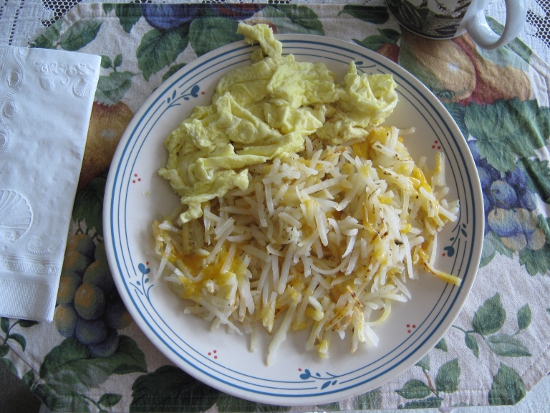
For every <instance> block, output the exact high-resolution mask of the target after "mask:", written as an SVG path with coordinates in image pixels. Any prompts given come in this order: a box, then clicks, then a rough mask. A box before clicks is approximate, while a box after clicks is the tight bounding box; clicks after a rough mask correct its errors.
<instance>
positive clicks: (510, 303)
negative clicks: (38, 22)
mask: <svg viewBox="0 0 550 413" xmlns="http://www.w3.org/2000/svg"><path fill="white" fill-rule="evenodd" d="M240 20H245V21H247V22H250V23H252V24H254V23H260V22H261V23H267V24H269V25H270V26H271V27H272V28H273V29H274V31H275V32H277V33H310V34H316V35H322V36H331V37H335V38H339V39H344V40H347V41H350V42H354V43H357V44H359V45H361V46H364V47H366V48H369V49H372V50H374V51H376V52H378V53H380V54H382V55H384V56H386V57H388V58H389V59H391V60H393V61H395V62H397V63H398V64H399V65H401V66H402V67H404V68H405V69H407V70H409V71H410V72H411V73H413V74H414V75H415V76H417V77H418V78H419V79H420V80H421V81H422V82H423V83H425V84H426V85H427V86H428V87H429V88H430V89H431V90H432V91H433V92H434V93H435V94H436V95H437V96H438V98H439V99H440V100H441V101H442V102H443V103H444V104H445V106H446V107H447V109H448V110H449V112H450V113H451V114H452V116H453V117H454V118H455V120H456V121H457V123H458V125H459V127H460V129H461V130H462V132H463V134H464V136H465V137H466V138H467V140H468V142H469V146H470V149H471V151H472V153H473V155H474V159H475V162H476V165H477V168H478V172H479V176H480V179H481V183H482V187H483V193H484V203H485V217H486V230H485V239H484V247H483V258H482V262H481V265H480V269H479V272H478V275H477V279H476V282H475V285H474V287H473V290H472V292H471V294H470V296H469V298H468V300H467V302H466V305H465V307H464V309H463V310H462V312H461V313H460V315H459V317H458V318H457V319H456V320H455V322H454V324H453V325H452V327H451V328H450V330H449V331H448V333H447V334H446V336H445V337H444V338H443V339H442V340H441V341H440V342H439V343H438V345H437V346H436V347H435V348H434V349H433V350H432V351H431V352H430V353H429V354H428V355H427V356H425V357H424V358H423V359H422V360H421V361H420V362H418V363H417V364H416V365H415V366H414V367H413V368H411V369H410V370H409V371H407V372H406V373H405V374H403V375H402V376H400V377H398V378H397V379H395V380H393V381H391V382H390V383H388V384H386V385H384V386H382V387H380V388H378V389H376V390H373V391H371V392H369V393H367V394H363V395H361V396H358V397H355V398H352V399H346V400H342V401H340V402H338V403H333V404H330V405H323V406H307V407H301V408H294V409H291V408H287V407H277V406H266V405H261V404H257V403H251V402H247V401H244V400H240V399H237V398H235V397H232V396H228V395H226V394H223V393H221V392H219V391H217V390H214V389H212V388H209V387H208V386H206V385H204V384H202V383H200V382H198V381H196V380H195V379H193V378H191V377H190V376H189V375H187V374H186V373H184V372H183V371H181V370H180V369H178V368H176V367H175V366H174V365H173V364H172V363H171V362H169V361H168V359H166V358H165V357H164V356H163V355H161V354H160V353H159V352H158V351H157V350H156V349H155V348H154V347H153V346H152V344H151V343H150V342H149V341H148V340H147V339H146V338H145V336H144V335H143V333H142V332H141V331H140V330H139V328H138V327H137V326H136V325H135V324H134V323H133V322H132V320H131V318H130V317H129V315H128V313H127V312H126V310H125V308H124V306H123V304H122V301H121V300H120V297H119V296H118V293H117V291H116V288H114V286H113V281H112V278H111V275H110V273H109V271H108V266H107V262H106V257H105V250H104V246H103V233H102V218H101V213H102V201H103V194H104V189H105V181H106V176H107V172H108V168H109V165H110V161H111V158H112V156H113V153H114V150H115V148H116V145H117V143H118V140H119V139H120V136H121V134H122V132H123V131H124V129H125V127H126V125H127V124H128V122H129V121H130V119H131V118H132V116H133V114H134V113H135V112H136V111H137V110H138V109H139V107H140V106H141V104H142V103H143V101H144V100H145V99H146V98H147V97H148V96H149V95H150V94H151V93H152V92H153V91H154V90H155V88H157V87H158V86H159V85H160V84H161V83H162V82H163V81H164V80H165V79H167V78H168V77H169V76H170V75H171V74H173V73H175V72H176V71H177V70H178V69H179V68H181V67H182V66H184V65H185V64H186V63H188V62H190V61H192V60H193V59H195V58H196V57H197V56H200V55H202V54H204V53H207V52H209V51H211V50H213V49H215V48H217V47H219V46H222V45H224V44H227V43H230V42H233V41H236V40H239V39H240V36H238V35H236V34H235V33H236V27H237V24H238V22H239V21H240ZM490 24H491V25H492V26H493V27H494V28H495V30H502V26H501V25H500V24H499V23H498V22H497V21H495V20H493V19H490ZM31 46H33V47H42V48H58V49H64V50H78V51H80V52H84V53H93V54H99V55H101V56H102V74H101V77H100V80H99V85H98V91H97V93H96V97H95V102H94V107H93V112H92V116H91V123H90V129H89V134H88V142H87V145H86V153H85V159H84V163H83V168H82V174H81V178H80V184H79V190H78V192H77V196H76V199H75V205H74V210H73V216H72V218H73V222H72V225H71V232H70V234H69V242H68V245H67V250H66V255H65V262H64V272H63V274H62V277H61V283H60V289H59V294H58V307H57V309H56V313H55V319H54V322H53V323H51V324H47V323H40V324H38V323H36V322H33V321H25V320H14V319H7V318H2V320H1V323H0V340H1V344H0V360H1V361H2V362H3V363H5V364H6V365H8V366H9V367H10V369H11V370H13V372H14V373H15V374H16V375H18V376H19V377H21V378H22V379H23V381H24V382H25V383H26V384H27V385H28V386H29V387H30V389H31V390H32V391H33V392H34V393H35V394H36V395H37V396H38V397H39V398H40V399H41V400H42V401H43V402H44V404H45V405H46V406H47V407H48V408H49V409H50V410H52V411H71V412H73V411H74V412H88V411H92V412H95V411H112V412H122V411H131V412H138V411H155V412H168V411H170V412H172V411H188V412H195V411H212V412H215V411H218V412H243V411H289V410H294V411H311V410H314V409H315V410H318V409H322V410H332V411H343V410H348V411H349V410H363V409H388V408H419V407H455V406H471V405H476V406H481V405H511V404H515V403H517V402H518V401H519V400H521V399H522V398H524V397H525V395H526V394H527V392H528V391H529V390H530V389H531V388H533V386H535V385H536V384H537V383H538V382H539V381H540V380H541V379H542V378H543V377H544V376H545V375H546V374H547V373H548V372H549V371H550V351H549V347H550V277H549V276H550V271H549V270H550V219H549V216H550V214H549V209H548V204H549V203H550V169H549V165H548V162H549V160H550V156H549V155H550V152H549V147H548V144H549V142H548V138H549V137H550V110H549V86H548V84H549V77H548V76H549V73H550V70H549V67H548V66H547V65H546V63H544V62H543V61H542V60H541V59H540V58H539V56H537V55H536V54H534V53H533V52H532V51H531V50H530V49H529V48H528V47H527V46H526V45H525V44H523V43H522V42H521V41H519V40H516V41H514V42H512V43H511V44H509V45H508V46H506V47H504V48H500V49H498V50H494V51H486V50H481V49H479V48H477V47H476V46H475V44H474V43H473V42H472V41H471V39H470V38H469V37H468V36H463V37H460V38H457V39H455V40H452V41H439V42H434V41H429V40H426V39H423V38H420V37H417V36H414V35H412V34H410V33H408V32H406V31H404V30H403V29H401V28H400V26H399V25H398V24H397V23H396V21H395V20H394V19H393V18H392V17H391V16H390V15H389V14H388V11H387V9H386V7H385V5H384V3H382V2H379V3H378V2H371V3H369V4H368V5H337V4H325V5H321V4H310V5H304V4H301V5H297V4H287V5H283V4H276V3H273V4H249V5H247V4H229V3H211V4H186V5H176V4H165V5H155V4H135V3H133V4H81V5H79V6H77V7H75V8H74V9H72V10H71V11H70V12H69V13H67V14H66V15H65V17H64V18H63V19H60V20H58V21H57V22H56V23H54V24H52V25H51V26H50V27H49V29H48V30H47V31H46V32H44V33H43V34H41V35H39V36H38V37H36V38H34V39H33V41H32V44H31ZM136 179H139V177H136ZM90 286H93V288H92V287H90ZM98 288H99V289H100V290H101V292H102V294H98V293H97V289H98ZM94 294H95V295H94ZM99 295H103V296H104V297H106V299H105V302H106V304H105V305H104V307H103V312H102V314H101V315H100V317H99V319H100V320H101V321H102V322H101V323H98V324H97V325H96V326H95V327H94V328H90V329H89V330H87V331H85V332H80V334H77V335H75V334H74V321H75V317H78V312H77V311H75V307H76V305H77V304H76V302H77V301H78V305H79V306H80V308H79V311H80V312H82V311H87V309H89V308H92V307H93V306H95V305H96V304H97V302H96V301H94V300H96V299H97V298H96V297H97V296H99ZM77 297H78V298H77ZM90 311H91V310H90ZM94 311H95V310H94Z"/></svg>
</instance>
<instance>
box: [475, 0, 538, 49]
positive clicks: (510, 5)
mask: <svg viewBox="0 0 550 413" xmlns="http://www.w3.org/2000/svg"><path fill="white" fill-rule="evenodd" d="M526 17H527V8H526V7H525V4H524V2H523V0H506V24H505V25H504V31H503V32H502V35H501V36H499V35H498V34H496V33H495V32H494V31H493V29H491V28H490V27H489V23H487V19H486V18H485V13H484V10H479V11H478V12H476V13H475V14H474V15H473V16H472V17H471V18H470V19H468V20H467V21H466V22H465V26H464V28H465V29H466V31H467V32H468V34H469V35H470V36H471V37H472V39H473V40H474V42H476V43H477V44H478V45H479V46H481V47H482V48H484V49H496V48H497V47H500V46H504V45H506V44H508V43H510V42H511V41H512V40H514V39H515V37H516V36H517V35H518V34H519V32H520V31H521V29H522V28H523V25H524V23H525V21H526Z"/></svg>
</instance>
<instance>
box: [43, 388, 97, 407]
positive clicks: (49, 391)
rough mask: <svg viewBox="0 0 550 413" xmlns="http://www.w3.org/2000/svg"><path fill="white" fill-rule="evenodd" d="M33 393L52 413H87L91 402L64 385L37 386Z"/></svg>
mask: <svg viewBox="0 0 550 413" xmlns="http://www.w3.org/2000/svg"><path fill="white" fill-rule="evenodd" d="M33 392H34V393H35V394H36V395H37V396H38V397H39V398H40V400H42V402H43V403H44V405H46V406H47V407H48V409H49V410H50V411H52V412H79V413H80V412H89V411H90V407H89V405H88V403H89V402H91V400H90V399H89V398H87V397H86V396H84V395H81V394H78V393H76V392H74V391H72V390H71V389H70V388H69V387H67V386H65V385H58V384H39V385H37V386H36V387H34V389H33Z"/></svg>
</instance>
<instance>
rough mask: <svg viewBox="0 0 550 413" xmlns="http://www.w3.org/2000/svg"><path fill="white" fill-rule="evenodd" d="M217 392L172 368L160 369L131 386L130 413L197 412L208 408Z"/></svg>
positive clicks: (142, 377) (139, 378)
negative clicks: (155, 412) (156, 412)
mask: <svg viewBox="0 0 550 413" xmlns="http://www.w3.org/2000/svg"><path fill="white" fill-rule="evenodd" d="M219 396H220V392H219V391H217V390H214V389H212V388H211V387H209V386H207V385H206V384H203V383H201V382H200V381H198V380H195V379H194V378H193V377H191V376H189V375H188V374H187V373H185V372H183V371H182V370H180V369H178V368H177V367H174V366H162V367H159V368H158V369H157V370H156V371H155V372H153V373H149V374H146V375H143V376H140V377H138V378H137V379H136V381H135V382H134V384H133V385H132V402H131V404H130V412H150V411H161V412H197V411H205V410H208V409H210V408H211V407H212V406H213V405H214V403H215V402H216V401H217V399H218V397H219Z"/></svg>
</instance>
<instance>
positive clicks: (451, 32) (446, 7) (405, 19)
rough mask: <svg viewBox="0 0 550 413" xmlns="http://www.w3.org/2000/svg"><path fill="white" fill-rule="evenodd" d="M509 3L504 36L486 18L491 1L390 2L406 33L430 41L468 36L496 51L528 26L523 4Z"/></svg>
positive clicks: (519, 1) (514, 0) (512, 0)
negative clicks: (414, 34)
mask: <svg viewBox="0 0 550 413" xmlns="http://www.w3.org/2000/svg"><path fill="white" fill-rule="evenodd" d="M504 1H505V2H506V23H505V25H504V31H503V33H502V35H500V36H499V35H498V34H497V33H495V32H494V31H493V30H492V29H491V28H490V27H489V24H488V23H487V19H486V18H485V13H484V12H485V8H486V6H487V4H488V3H489V1H488V0H387V4H388V8H389V10H390V12H391V13H392V14H393V15H394V16H395V18H396V19H397V20H398V21H399V23H401V24H402V25H403V26H404V27H405V28H406V29H408V30H410V31H412V32H413V33H416V34H418V35H420V36H423V37H427V38H430V39H452V38H454V37H458V36H461V35H463V34H464V33H468V34H469V35H470V36H471V37H472V39H473V40H474V42H476V43H477V44H478V45H479V46H481V47H483V48H484V49H495V48H497V47H500V46H504V45H506V44H508V43H509V42H511V41H512V40H514V38H515V37H516V36H517V35H518V34H519V32H520V31H521V29H522V28H523V25H524V24H525V20H526V14H527V8H526V7H525V4H524V2H523V0H504Z"/></svg>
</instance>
